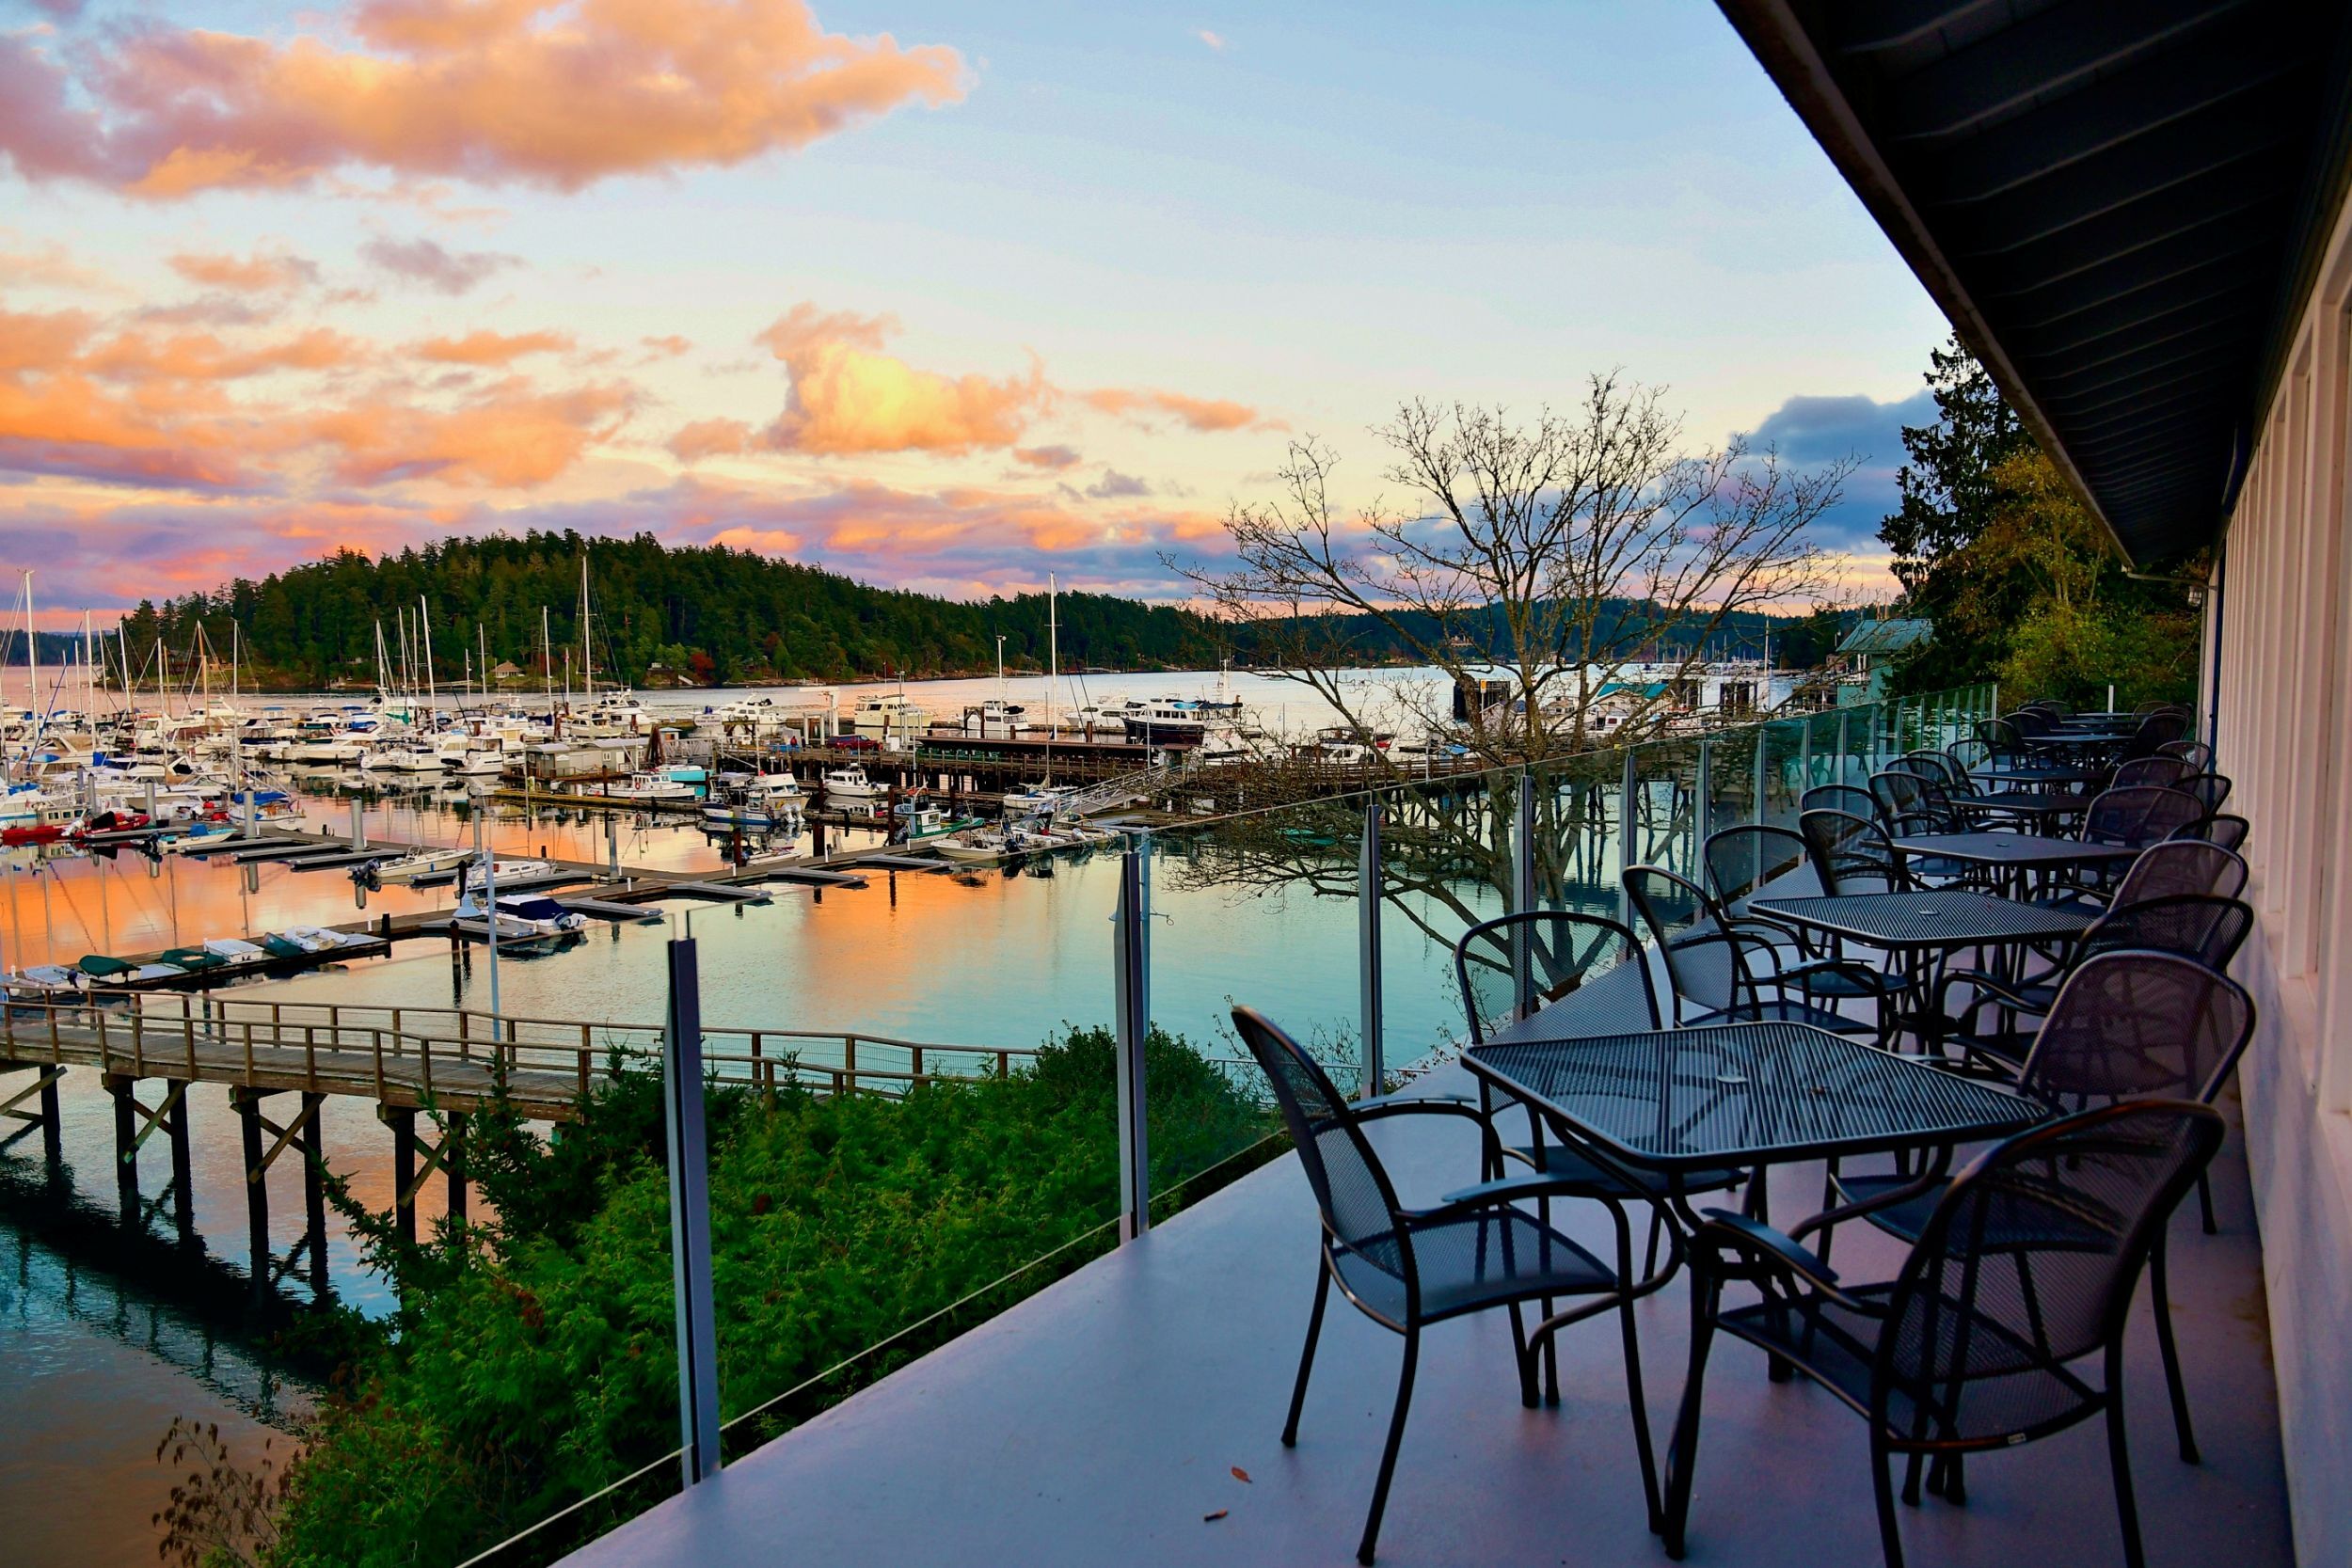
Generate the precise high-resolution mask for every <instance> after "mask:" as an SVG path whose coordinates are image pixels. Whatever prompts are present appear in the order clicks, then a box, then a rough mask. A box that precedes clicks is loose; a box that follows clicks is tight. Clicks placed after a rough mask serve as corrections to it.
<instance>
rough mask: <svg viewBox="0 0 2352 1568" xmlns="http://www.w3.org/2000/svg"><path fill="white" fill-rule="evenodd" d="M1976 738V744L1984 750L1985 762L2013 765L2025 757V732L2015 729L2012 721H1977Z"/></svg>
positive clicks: (2015, 725) (2014, 723)
mask: <svg viewBox="0 0 2352 1568" xmlns="http://www.w3.org/2000/svg"><path fill="white" fill-rule="evenodd" d="M1976 736H1977V742H1978V744H1979V745H1980V746H1982V747H1983V748H1984V750H1985V760H1987V761H1989V762H1996V763H2003V764H2009V763H2015V762H2019V761H2022V760H2023V759H2024V758H2025V756H2026V736H2025V732H2024V731H2022V730H2020V729H2019V728H2018V727H2017V724H2016V722H2015V721H2013V720H2009V719H1979V720H1978V721H1977V726H1976Z"/></svg>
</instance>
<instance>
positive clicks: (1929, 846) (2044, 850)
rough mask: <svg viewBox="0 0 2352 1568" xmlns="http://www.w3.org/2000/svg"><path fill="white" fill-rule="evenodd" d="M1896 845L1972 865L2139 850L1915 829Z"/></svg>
mask: <svg viewBox="0 0 2352 1568" xmlns="http://www.w3.org/2000/svg"><path fill="white" fill-rule="evenodd" d="M1895 847H1896V848H1898V849H1900V850H1901V851H1902V852H1903V853H1904V854H1906V855H1936V856H1940V857H1942V858H1943V859H1945V860H1949V861H1966V862H1967V863H1969V864H1971V865H2090V864H2096V863H2101V862H2105V861H2127V860H2130V859H2132V858H2133V857H2134V856H2136V855H2137V854H2138V853H2139V851H2138V850H2137V849H2130V848H2126V847H2123V846H2122V845H2120V844H2085V843H2084V842H2083V841H2082V840H2080V839H2077V838H2042V837H2039V836H2036V835H2033V834H2028V833H1914V834H1911V835H1909V836H1907V837H1903V838H1899V839H1897V840H1895Z"/></svg>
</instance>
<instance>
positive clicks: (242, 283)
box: [167, 252, 319, 293]
mask: <svg viewBox="0 0 2352 1568" xmlns="http://www.w3.org/2000/svg"><path fill="white" fill-rule="evenodd" d="M167 263H168V264H169V266H170V268H171V270H172V271H174V272H176V273H178V274H179V275H180V276H181V277H184V278H186V279H187V280H188V281H189V282H191V283H198V284H201V285H203V286H204V287H205V288H208V289H233V290H235V291H237V292H238V293H276V292H277V291H278V290H281V289H294V288H299V287H300V286H301V285H303V284H305V283H315V282H317V281H318V276H319V269H318V265H317V263H316V262H313V261H304V260H303V259H302V258H301V257H299V256H262V255H253V256H245V257H238V256H207V255H200V254H196V253H192V252H183V253H182V254H180V255H178V256H173V257H169V258H167Z"/></svg>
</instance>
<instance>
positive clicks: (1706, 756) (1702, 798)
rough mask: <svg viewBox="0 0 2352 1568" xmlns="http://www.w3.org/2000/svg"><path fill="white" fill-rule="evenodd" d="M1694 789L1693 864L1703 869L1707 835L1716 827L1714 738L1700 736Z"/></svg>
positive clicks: (1692, 812) (1692, 824)
mask: <svg viewBox="0 0 2352 1568" xmlns="http://www.w3.org/2000/svg"><path fill="white" fill-rule="evenodd" d="M1692 787H1693V788H1694V789H1695V791H1696V792H1697V795H1698V799H1697V800H1694V801H1692V805H1691V827H1692V840H1693V844H1692V851H1691V854H1692V863H1693V864H1694V865H1698V866H1701V867H1703V866H1704V865H1705V863H1706V860H1707V835H1708V832H1710V831H1712V829H1713V828H1714V826H1715V800H1714V794H1715V739H1714V736H1705V735H1703V736H1699V772H1698V781H1697V783H1696V784H1694V785H1693V786H1692Z"/></svg>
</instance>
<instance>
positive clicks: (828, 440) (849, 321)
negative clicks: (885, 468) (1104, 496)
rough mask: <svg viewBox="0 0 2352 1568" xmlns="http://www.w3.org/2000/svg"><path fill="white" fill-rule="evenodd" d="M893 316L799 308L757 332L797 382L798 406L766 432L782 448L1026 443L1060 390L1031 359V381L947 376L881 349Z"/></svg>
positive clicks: (836, 452)
mask: <svg viewBox="0 0 2352 1568" xmlns="http://www.w3.org/2000/svg"><path fill="white" fill-rule="evenodd" d="M896 325H897V324H896V322H895V321H893V320H892V319H891V318H890V317H887V316H858V315H852V314H850V313H848V312H832V313H827V312H823V311H819V310H818V309H816V308H815V307H814V306H810V305H798V306H795V307H793V309H791V311H790V312H789V313H787V315H785V316H784V317H783V318H782V319H780V320H778V321H777V322H776V323H775V324H774V325H771V326H770V327H769V328H768V329H767V330H766V331H765V332H762V333H761V334H760V335H759V338H758V341H760V342H763V343H766V344H767V345H768V347H769V350H770V351H771V353H773V354H774V355H775V356H776V357H777V358H779V359H781V360H783V361H784V364H785V369H786V370H787V372H790V374H791V377H792V403H791V406H789V407H787V409H786V410H785V411H784V412H783V413H782V414H780V415H778V416H777V418H776V421H775V422H774V423H773V424H771V425H770V426H769V427H768V429H767V430H766V431H764V432H762V433H761V437H760V438H761V440H762V442H763V443H764V444H766V445H767V446H770V447H772V448H774V449H776V450H777V451H803V452H810V453H814V454H816V455H818V456H840V455H842V454H845V453H850V452H872V451H932V452H963V451H972V450H973V449H974V448H976V447H1009V446H1010V445H1012V444H1013V443H1014V442H1016V441H1018V440H1020V439H1021V436H1022V435H1023V433H1024V432H1025V430H1026V429H1027V428H1028V423H1029V420H1031V419H1033V418H1034V417H1035V416H1036V414H1037V412H1038V410H1039V409H1040V408H1041V406H1042V405H1044V404H1047V403H1049V402H1050V401H1051V400H1052V398H1053V396H1054V389H1053V388H1051V387H1049V386H1047V385H1046V383H1045V372H1044V371H1043V369H1042V368H1041V367H1040V366H1038V365H1037V364H1035V363H1034V362H1033V363H1032V364H1031V365H1030V367H1029V373H1028V374H1027V375H1025V376H1008V377H1006V378H1005V379H1003V380H1001V381H996V380H991V379H990V378H989V377H987V376H984V375H962V376H946V375H941V374H939V373H938V372H933V371H923V370H917V369H915V368H914V366H912V365H910V364H908V363H907V362H906V361H905V360H903V359H900V358H898V357H897V356H892V355H888V354H882V353H879V352H877V351H878V350H879V349H880V347H881V345H882V341H884V339H885V338H886V337H887V336H888V335H889V333H890V332H891V331H892V330H893V329H894V328H895V327H896Z"/></svg>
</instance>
